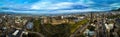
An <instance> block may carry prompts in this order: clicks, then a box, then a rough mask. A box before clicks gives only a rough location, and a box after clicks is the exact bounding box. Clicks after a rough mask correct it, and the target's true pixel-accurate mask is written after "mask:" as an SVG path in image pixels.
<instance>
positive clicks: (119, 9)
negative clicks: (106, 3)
mask: <svg viewBox="0 0 120 37" xmlns="http://www.w3.org/2000/svg"><path fill="white" fill-rule="evenodd" d="M111 11H120V8H118V9H116V10H111Z"/></svg>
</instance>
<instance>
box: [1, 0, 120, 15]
mask: <svg viewBox="0 0 120 37" xmlns="http://www.w3.org/2000/svg"><path fill="white" fill-rule="evenodd" d="M118 8H120V0H0V11H8V12H16V13H32V14H59V13H75V12H89V11H110V10H113V9H118Z"/></svg>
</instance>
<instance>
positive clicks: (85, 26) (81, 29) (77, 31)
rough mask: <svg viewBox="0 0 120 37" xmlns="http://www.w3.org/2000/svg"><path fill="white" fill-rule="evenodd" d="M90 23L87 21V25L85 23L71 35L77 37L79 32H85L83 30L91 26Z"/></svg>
mask: <svg viewBox="0 0 120 37" xmlns="http://www.w3.org/2000/svg"><path fill="white" fill-rule="evenodd" d="M89 25H90V24H89V23H87V24H86V25H83V26H82V27H79V28H78V29H77V30H76V31H75V32H74V33H73V34H71V35H70V37H75V35H76V34H77V33H80V34H81V33H83V31H84V30H85V29H86V28H87V27H88V26H89Z"/></svg>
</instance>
